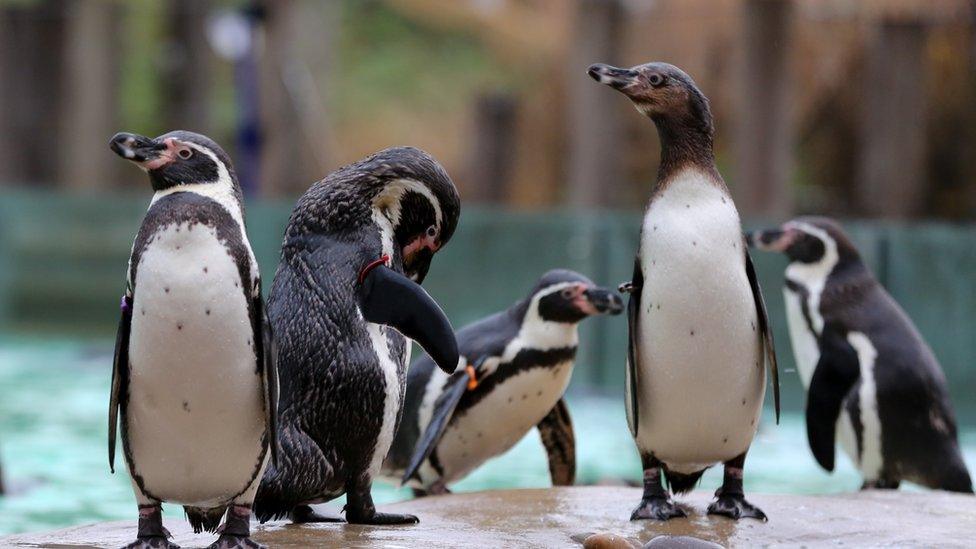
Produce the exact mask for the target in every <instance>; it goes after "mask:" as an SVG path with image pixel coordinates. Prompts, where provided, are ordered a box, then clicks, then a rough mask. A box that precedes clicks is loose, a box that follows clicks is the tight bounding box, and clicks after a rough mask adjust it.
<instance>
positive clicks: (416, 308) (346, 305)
mask: <svg viewBox="0 0 976 549" xmlns="http://www.w3.org/2000/svg"><path fill="white" fill-rule="evenodd" d="M459 213H460V200H459V198H458V194H457V190H456V189H455V187H454V183H453V182H452V181H451V178H450V177H449V176H448V175H447V173H446V172H445V171H444V169H443V168H442V167H441V166H440V164H438V163H437V161H435V160H434V159H433V158H431V157H430V156H429V155H428V154H427V153H425V152H423V151H420V150H417V149H414V148H407V147H404V148H393V149H387V150H384V151H381V152H379V153H376V154H374V155H372V156H370V157H368V158H366V159H363V160H361V161H359V162H356V163H354V164H351V165H348V166H345V167H343V168H340V169H339V170H337V171H335V172H333V173H332V174H330V175H329V176H328V177H326V178H325V179H324V180H322V181H320V182H318V183H316V184H314V185H313V186H312V187H311V188H310V189H309V190H308V192H306V193H305V195H304V196H303V197H302V198H301V199H300V200H299V201H298V204H297V206H296V207H295V210H294V212H293V213H292V215H291V219H290V221H289V223H288V227H287V229H286V230H285V238H284V243H283V245H282V250H281V263H280V264H279V266H278V272H277V274H276V275H275V280H274V283H273V285H272V288H271V295H270V298H269V300H268V314H269V318H270V320H271V324H272V326H273V327H274V329H275V333H276V334H277V346H278V365H279V368H280V371H281V405H280V418H281V429H280V434H279V436H280V440H281V445H282V459H281V461H280V463H279V464H278V465H277V466H271V467H268V470H267V471H266V472H265V475H264V480H263V481H262V483H261V487H260V489H259V490H258V494H257V498H256V500H255V514H256V516H257V517H258V518H259V519H260V520H261V521H262V522H264V521H266V520H269V519H271V518H280V517H284V516H289V515H290V516H291V518H292V520H293V521H295V522H311V521H323V520H329V519H326V518H325V517H322V516H319V515H317V514H316V513H314V512H313V510H312V509H311V508H310V507H308V504H311V503H319V502H325V501H329V500H331V499H333V498H336V497H339V496H341V495H342V494H346V496H347V503H346V508H345V509H346V520H347V521H348V522H350V523H358V524H400V523H413V522H417V518H416V517H414V516H412V515H393V514H386V513H379V512H377V511H376V508H375V507H374V505H373V499H372V496H371V495H370V489H371V486H372V482H373V479H374V478H376V476H377V475H378V474H379V472H380V466H381V464H382V463H383V459H384V458H385V457H386V454H387V452H388V451H389V449H390V444H391V443H392V442H393V436H394V433H395V432H396V427H397V423H398V422H399V418H400V412H401V409H402V402H403V392H404V387H405V377H406V360H407V358H408V356H409V348H408V345H407V344H408V342H407V339H406V338H407V337H409V338H411V339H413V340H414V341H416V342H417V343H419V344H420V345H421V346H422V347H423V348H424V350H426V351H427V353H428V354H429V355H430V356H432V357H433V359H434V362H435V363H436V364H437V366H438V367H440V368H441V369H443V370H444V371H445V372H447V373H451V372H453V371H454V370H455V368H456V367H457V365H458V350H457V343H456V341H455V339H454V331H453V329H452V328H451V325H450V323H449V322H448V320H447V318H446V317H445V316H444V313H443V312H442V311H441V310H440V307H438V305H437V304H436V303H435V302H434V300H433V299H431V297H430V296H429V295H427V293H426V292H425V291H424V289H423V288H422V287H421V286H420V283H421V282H422V281H423V279H424V276H425V275H426V273H427V270H428V268H429V267H430V262H431V259H432V258H433V255H434V253H435V252H437V251H438V250H440V249H441V247H443V246H444V245H445V244H447V242H448V240H450V238H451V235H452V234H453V233H454V229H455V227H456V226H457V221H458V215H459ZM404 336H406V337H404Z"/></svg>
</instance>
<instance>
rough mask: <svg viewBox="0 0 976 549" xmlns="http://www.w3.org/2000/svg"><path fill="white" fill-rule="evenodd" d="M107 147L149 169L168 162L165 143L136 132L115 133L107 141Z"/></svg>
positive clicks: (167, 149)
mask: <svg viewBox="0 0 976 549" xmlns="http://www.w3.org/2000/svg"><path fill="white" fill-rule="evenodd" d="M108 146H109V148H111V149H112V151H114V152H115V154H117V155H119V156H121V157H122V158H124V159H126V160H129V161H132V162H134V163H136V164H138V165H139V166H140V167H141V168H143V169H147V170H151V169H155V168H158V167H160V166H162V165H163V164H165V163H166V162H169V160H171V158H169V155H168V152H169V146H168V144H167V143H163V142H160V141H157V140H155V139H152V138H149V137H146V136H144V135H139V134H136V133H125V132H121V133H117V134H115V135H113V136H112V139H111V140H110V141H109V143H108Z"/></svg>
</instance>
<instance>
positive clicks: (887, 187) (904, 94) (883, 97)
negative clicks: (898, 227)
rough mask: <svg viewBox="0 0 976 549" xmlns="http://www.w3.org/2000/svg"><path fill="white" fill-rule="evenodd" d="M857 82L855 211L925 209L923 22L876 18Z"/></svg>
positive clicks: (905, 213)
mask: <svg viewBox="0 0 976 549" xmlns="http://www.w3.org/2000/svg"><path fill="white" fill-rule="evenodd" d="M874 30H875V32H874V35H873V37H872V38H871V40H870V44H869V46H868V51H867V66H866V70H865V79H864V81H863V82H862V86H863V89H862V93H863V94H864V100H863V103H862V104H863V108H864V112H863V118H862V121H861V128H860V137H861V147H862V149H861V158H860V162H859V170H858V180H857V193H856V195H857V197H858V206H859V210H860V211H859V213H861V214H864V215H867V216H877V217H889V218H890V217H895V218H906V217H913V216H916V215H920V214H922V213H923V212H924V211H925V204H924V203H923V200H924V199H925V190H926V173H925V172H926V169H925V158H926V135H925V131H926V127H925V126H926V124H925V121H926V108H925V107H926V105H925V68H926V64H925V41H926V28H925V24H924V23H923V22H921V21H917V20H909V19H900V20H882V21H881V22H880V24H879V25H878V27H877V28H876V29H874Z"/></svg>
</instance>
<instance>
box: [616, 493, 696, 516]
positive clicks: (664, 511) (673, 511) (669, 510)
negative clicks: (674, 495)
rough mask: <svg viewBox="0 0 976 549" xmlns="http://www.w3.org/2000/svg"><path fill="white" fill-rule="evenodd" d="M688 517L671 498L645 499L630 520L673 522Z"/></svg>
mask: <svg viewBox="0 0 976 549" xmlns="http://www.w3.org/2000/svg"><path fill="white" fill-rule="evenodd" d="M687 516H688V515H687V514H686V513H685V511H684V509H682V508H681V507H678V505H677V504H676V503H675V502H673V501H671V499H670V498H665V497H660V498H650V499H647V498H645V499H642V500H641V502H640V505H638V506H637V509H634V512H633V513H631V515H630V520H647V519H650V520H671V519H673V518H682V517H687Z"/></svg>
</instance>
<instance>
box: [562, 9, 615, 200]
mask: <svg viewBox="0 0 976 549" xmlns="http://www.w3.org/2000/svg"><path fill="white" fill-rule="evenodd" d="M576 5H577V10H576V21H575V30H574V32H573V34H572V36H573V37H574V38H573V43H572V45H571V47H570V55H569V62H568V64H567V76H566V78H567V81H566V86H567V89H568V90H569V102H568V109H569V111H568V112H567V118H568V119H569V121H570V123H569V128H568V130H569V156H568V169H569V173H567V174H566V180H567V181H568V187H569V188H568V202H569V204H570V205H571V206H575V207H581V208H583V207H600V206H607V205H609V204H610V203H611V201H612V196H613V195H614V192H613V188H614V186H617V185H621V183H622V182H621V178H622V177H623V173H624V170H623V166H624V165H625V158H623V156H624V155H623V154H622V151H621V149H620V146H621V143H622V142H623V135H622V133H623V125H622V121H621V118H620V116H619V114H620V110H619V106H620V105H619V104H618V103H617V101H622V99H621V98H620V97H615V96H614V95H613V94H612V93H610V92H608V90H607V89H606V87H605V86H600V85H597V84H595V83H594V82H593V81H592V80H590V78H589V77H587V76H586V68H587V67H588V66H590V65H591V64H593V63H611V64H613V63H617V64H622V63H623V60H622V59H620V50H621V48H620V44H621V42H622V38H623V37H622V36H621V34H622V33H623V30H624V25H623V6H622V4H621V2H620V1H619V0H576Z"/></svg>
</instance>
